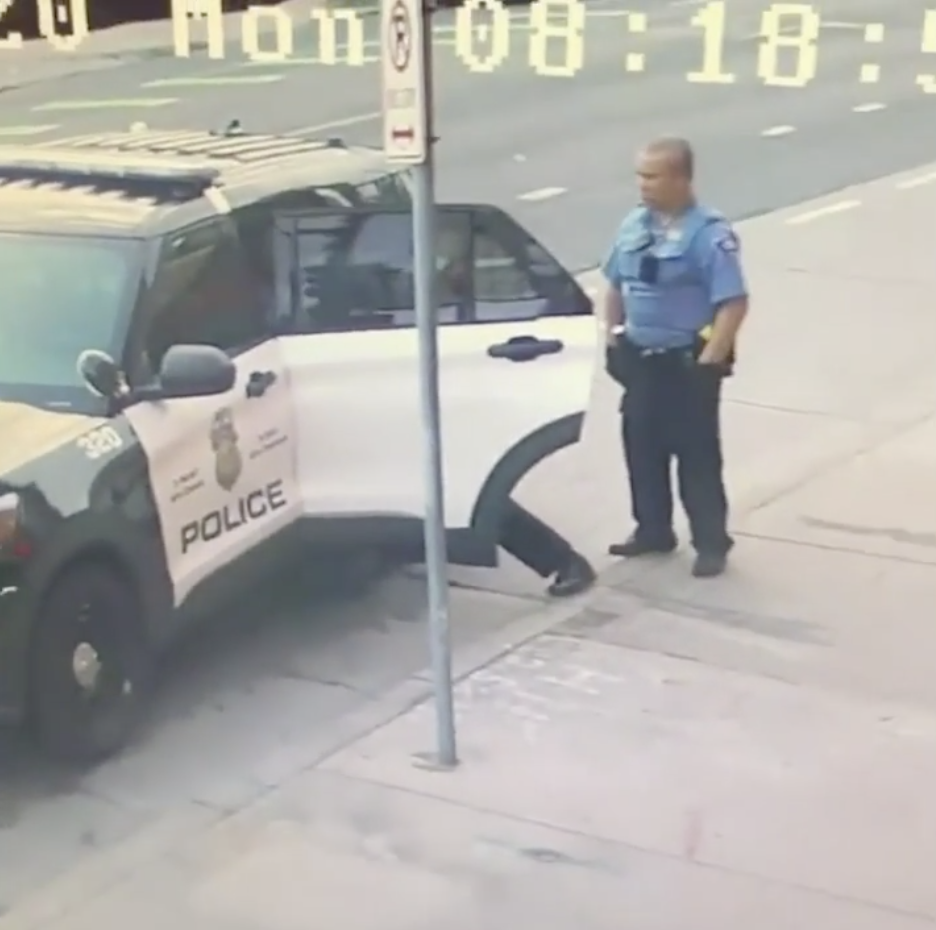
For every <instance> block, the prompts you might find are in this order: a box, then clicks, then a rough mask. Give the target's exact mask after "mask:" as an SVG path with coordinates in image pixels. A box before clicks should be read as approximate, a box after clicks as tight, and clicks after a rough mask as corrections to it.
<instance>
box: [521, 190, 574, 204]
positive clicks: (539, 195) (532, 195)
mask: <svg viewBox="0 0 936 930" xmlns="http://www.w3.org/2000/svg"><path fill="white" fill-rule="evenodd" d="M566 190H567V188H565V187H539V188H537V189H536V190H535V191H527V192H526V193H525V194H520V196H519V197H518V198H517V200H526V201H538V200H550V199H551V198H553V197H558V196H559V195H560V194H564V193H565V192H566Z"/></svg>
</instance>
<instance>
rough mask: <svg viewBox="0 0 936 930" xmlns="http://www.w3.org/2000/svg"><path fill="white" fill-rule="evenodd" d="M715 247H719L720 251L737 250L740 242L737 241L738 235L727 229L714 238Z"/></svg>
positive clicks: (729, 251)
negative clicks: (721, 234)
mask: <svg viewBox="0 0 936 930" xmlns="http://www.w3.org/2000/svg"><path fill="white" fill-rule="evenodd" d="M715 248H717V249H721V251H722V252H728V253H731V252H737V251H739V250H740V248H741V243H740V242H739V241H738V237H737V236H736V235H735V234H734V233H733V232H732V231H731V230H729V231H728V232H726V233H725V235H724V236H722V237H721V238H720V239H716V240H715Z"/></svg>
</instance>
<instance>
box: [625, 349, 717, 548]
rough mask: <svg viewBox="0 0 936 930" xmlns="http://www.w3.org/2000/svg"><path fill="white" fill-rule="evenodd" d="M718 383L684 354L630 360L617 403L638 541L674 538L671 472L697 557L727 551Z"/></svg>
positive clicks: (709, 373)
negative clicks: (673, 467) (674, 468)
mask: <svg viewBox="0 0 936 930" xmlns="http://www.w3.org/2000/svg"><path fill="white" fill-rule="evenodd" d="M720 399H721V378H720V377H719V376H718V374H717V373H716V372H715V371H713V370H712V369H710V368H706V367H705V366H699V365H696V364H694V363H693V362H692V361H691V360H689V359H687V358H686V357H685V356H684V355H683V354H682V353H676V352H669V353H664V354H661V355H650V356H643V357H638V358H635V359H634V361H633V366H632V370H631V371H630V372H629V378H628V387H627V391H626V393H625V395H624V399H623V401H622V403H621V413H622V434H623V440H624V457H625V459H626V461H627V470H628V476H629V480H630V490H631V503H632V506H633V515H634V520H635V521H636V523H637V536H638V537H639V538H640V539H642V540H646V541H647V542H649V543H651V544H662V545H665V544H666V543H668V542H669V541H670V540H671V539H672V538H673V528H672V527H673V492H672V485H671V480H670V466H671V462H672V460H673V458H675V459H676V463H677V476H678V479H679V495H680V498H681V499H682V503H683V507H685V509H686V515H687V516H688V517H689V525H690V528H691V530H692V544H693V546H695V548H696V550H697V551H700V552H712V553H724V552H727V551H728V549H729V547H730V546H731V538H730V537H729V535H728V531H727V521H728V502H727V498H726V496H725V486H724V482H723V479H722V452H721V431H720V426H719V404H720Z"/></svg>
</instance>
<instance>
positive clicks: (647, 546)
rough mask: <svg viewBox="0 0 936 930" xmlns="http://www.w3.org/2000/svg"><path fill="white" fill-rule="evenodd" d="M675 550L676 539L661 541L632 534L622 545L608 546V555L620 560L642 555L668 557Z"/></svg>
mask: <svg viewBox="0 0 936 930" xmlns="http://www.w3.org/2000/svg"><path fill="white" fill-rule="evenodd" d="M675 549H676V537H675V536H667V537H663V538H661V539H650V538H648V537H646V536H641V535H640V534H639V533H633V534H632V535H631V536H630V537H629V538H628V539H626V540H625V541H624V542H622V543H612V544H611V545H610V546H608V555H613V556H616V557H617V558H620V559H637V558H640V556H642V555H669V554H670V553H671V552H673V551H674V550H675Z"/></svg>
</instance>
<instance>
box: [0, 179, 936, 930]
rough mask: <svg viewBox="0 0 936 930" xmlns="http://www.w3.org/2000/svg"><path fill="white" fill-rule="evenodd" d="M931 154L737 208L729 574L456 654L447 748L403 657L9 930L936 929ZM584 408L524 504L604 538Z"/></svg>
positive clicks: (559, 609) (614, 509)
mask: <svg viewBox="0 0 936 930" xmlns="http://www.w3.org/2000/svg"><path fill="white" fill-rule="evenodd" d="M931 172H932V169H930V171H929V172H928V171H927V170H925V169H921V171H920V172H918V173H917V175H916V176H909V177H905V178H887V179H882V180H881V181H878V182H874V183H873V184H871V185H865V186H864V187H862V188H860V189H855V190H853V191H847V192H842V193H840V194H838V195H836V196H835V197H832V198H825V199H824V200H823V201H821V202H817V203H813V204H807V205H803V206H801V207H799V208H796V209H795V210H791V211H787V212H784V213H781V214H774V215H772V216H770V217H763V218H760V219H758V220H755V221H752V222H750V223H746V224H744V225H743V226H742V228H741V232H742V241H743V243H744V249H745V253H746V257H747V261H748V266H749V270H750V274H751V281H752V290H753V293H754V294H755V295H758V296H757V300H756V304H755V307H756V310H755V312H754V314H752V319H751V321H750V328H749V332H748V333H747V334H746V337H745V342H744V343H743V346H742V354H741V368H740V371H739V375H738V378H737V379H736V381H735V383H733V384H731V386H730V388H729V390H728V394H729V399H728V402H727V404H726V409H725V421H726V433H727V445H728V461H729V463H730V468H731V475H732V485H733V488H734V492H735V493H734V499H735V501H736V514H735V520H734V524H735V530H736V533H737V536H738V541H739V545H738V547H737V550H736V552H735V554H734V558H733V562H732V567H731V571H730V572H729V573H728V574H727V575H726V576H724V577H722V578H719V579H715V580H711V581H704V582H700V581H697V580H694V579H691V578H690V577H689V573H688V566H689V560H688V555H687V554H686V553H685V552H680V553H678V554H676V555H674V556H673V557H671V558H666V559H661V560H657V561H650V562H639V563H631V564H621V563H617V564H611V563H609V562H608V561H607V560H604V561H603V562H602V563H601V564H602V568H603V569H604V571H603V577H602V584H601V585H600V586H599V587H598V588H597V589H596V590H594V591H593V592H591V593H589V594H588V595H586V596H584V597H583V598H582V599H581V600H580V601H578V602H577V603H574V604H566V605H558V606H555V607H551V608H545V607H544V608H542V609H540V610H537V611H535V612H534V613H532V614H530V615H528V616H524V617H521V618H519V619H515V620H514V621H513V622H511V623H510V624H509V625H508V626H506V627H505V628H503V629H501V630H500V631H499V632H497V633H495V634H494V635H493V636H489V637H486V638H484V639H482V640H481V641H477V642H475V643H473V644H471V645H468V646H467V647H466V648H465V649H464V650H459V653H458V655H457V660H458V662H457V664H458V669H459V672H460V681H459V685H458V689H457V695H456V698H457V708H458V718H459V728H460V739H461V756H462V765H461V766H460V767H459V768H457V769H456V770H454V771H451V772H441V771H434V770H432V769H431V768H429V767H426V765H425V763H424V757H423V756H421V755H420V753H422V752H424V751H425V750H427V749H429V748H430V747H431V740H432V732H433V721H432V711H431V706H430V705H428V704H427V703H425V697H426V692H427V681H426V677H425V675H424V674H423V675H416V676H413V677H411V678H410V679H409V680H407V681H406V682H405V683H404V684H402V685H400V686H398V687H396V688H394V689H393V690H392V691H391V692H390V693H389V694H387V695H385V696H383V697H381V698H380V700H379V701H375V702H371V703H369V704H368V705H367V706H366V707H365V708H364V709H363V710H361V711H359V712H353V713H350V714H349V715H347V716H346V717H345V718H343V719H342V720H341V721H340V723H339V724H336V725H335V726H334V727H332V728H331V729H330V731H329V732H328V733H327V734H325V735H324V736H323V738H322V740H321V743H320V745H319V746H318V751H313V749H314V748H315V747H309V746H306V747H305V750H304V751H305V752H306V753H307V756H305V757H304V758H305V759H306V764H305V765H304V766H303V768H302V770H301V771H296V770H295V769H294V770H293V772H292V774H291V775H289V777H286V778H283V779H282V780H280V782H279V784H278V785H277V784H276V783H275V782H274V781H273V780H270V781H267V782H265V784H266V785H269V786H270V787H269V790H268V791H266V793H264V794H262V795H261V796H260V797H259V798H256V796H255V799H254V800H253V801H251V802H250V803H246V804H243V803H232V804H231V805H230V807H229V808H228V809H227V810H226V811H223V812H222V811H218V810H217V809H214V808H212V809H210V810H209V809H206V808H205V807H204V806H200V805H198V804H191V805H189V806H187V807H186V808H185V809H179V810H176V811H171V812H168V813H167V814H166V815H165V816H164V817H163V818H162V819H161V820H160V821H159V822H157V823H156V824H155V825H154V826H153V827H152V828H151V829H148V830H146V831H144V832H140V833H137V834H135V835H134V837H133V839H132V840H129V841H127V842H126V843H123V844H116V845H113V846H111V847H110V848H108V849H105V850H100V851H98V852H95V851H93V850H90V849H89V852H88V855H87V857H86V859H85V861H84V862H83V863H82V864H80V865H78V866H77V867H75V868H72V869H70V870H69V871H67V872H65V873H64V874H62V875H61V876H60V877H59V878H58V879H57V880H54V881H52V882H50V883H48V884H46V885H44V886H43V887H41V888H38V889H37V890H36V891H35V893H33V894H32V895H29V896H25V897H23V898H22V899H20V900H18V901H17V902H15V903H14V904H13V906H11V907H10V909H9V910H8V911H7V912H6V913H5V914H4V915H2V916H0V930H38V928H50V930H124V928H125V927H127V926H132V927H133V928H134V930H164V928H165V927H166V926H177V927H179V928H184V930H309V928H310V927H311V928H317V927H320V926H326V925H329V926H330V925H336V926H340V927H341V928H343V930H396V928H400V930H404V928H405V930H419V928H423V927H425V928H427V930H428V928H432V930H476V928H478V927H480V926H490V927H494V928H501V927H506V926H509V925H511V924H513V925H517V924H521V923H532V922H534V921H535V922H537V923H538V924H539V925H540V926H541V927H543V928H544V930H551V928H555V930H560V928H562V930H568V928H569V927H571V926H575V927H580V928H583V930H605V928H607V930H686V928H687V927H692V928H694V930H726V928H732V930H733V928H735V927H738V928H740V927H748V926H757V927H758V928H762V930H802V928H803V927H807V926H809V927H822V928H823V930H913V928H919V930H922V928H926V927H930V928H932V927H934V926H936V884H934V883H933V881H932V873H933V864H934V863H936V796H934V792H933V784H934V783H936V675H934V674H933V659H932V656H933V655H934V654H936V624H934V623H933V619H932V614H933V607H932V605H933V602H934V599H933V593H934V591H936V557H934V556H933V551H934V550H936V534H934V530H933V527H934V526H936V503H934V501H936V495H934V492H933V475H934V474H936V369H934V366H933V365H932V354H933V350H932V346H933V345H934V344H936V315H934V314H933V313H932V307H931V302H932V294H933V292H934V285H936V267H934V266H933V265H932V262H931V261H930V257H929V255H928V254H925V252H926V248H927V247H926V245H925V243H926V242H927V241H928V240H929V239H930V238H931V237H930V236H929V234H928V230H929V229H930V227H931V223H932V217H933V215H936V209H934V208H936V184H933V185H927V184H925V183H923V181H922V180H921V181H919V183H917V180H916V179H917V178H920V179H925V178H926V177H928V176H932V177H934V178H936V174H932V173H931ZM909 182H913V183H912V184H911V183H909ZM846 201H848V202H854V203H855V204H857V206H854V205H853V206H852V207H849V211H848V212H846V211H845V210H844V209H842V208H841V207H840V206H837V204H841V203H842V202H846ZM803 216H812V217H816V219H815V220H812V219H809V220H803V219H802V217H803ZM894 229H900V230H901V231H902V236H901V237H899V241H897V240H895V238H894V235H893V230H894ZM914 250H916V252H915V251H914ZM917 253H918V254H917ZM760 295H762V296H760ZM882 308H886V310H887V314H888V317H887V323H888V325H886V326H882V325H880V321H881V312H882ZM908 334H909V337H908ZM594 401H595V403H594V406H593V410H592V416H591V417H590V419H589V426H588V434H587V436H586V439H585V442H584V445H583V452H584V455H583V456H582V457H580V459H579V461H578V462H577V463H573V462H571V461H569V462H568V463H567V465H566V471H565V472H564V473H562V474H560V473H558V472H557V471H555V470H554V471H553V472H552V473H551V477H550V482H551V483H550V485H549V487H544V486H542V485H541V484H540V482H541V480H542V479H541V478H539V477H537V476H536V475H533V476H531V480H530V481H528V482H526V483H525V485H524V488H523V489H522V493H521V497H523V498H524V499H528V500H531V497H532V500H531V503H534V502H535V503H536V504H537V509H538V510H540V511H541V512H543V513H544V515H546V516H547V517H548V518H549V519H554V520H556V522H558V523H559V524H560V525H561V526H563V528H564V529H566V530H567V531H568V532H570V534H571V535H572V537H573V538H574V539H576V541H578V540H585V541H587V545H586V548H587V549H588V551H589V553H590V554H593V555H598V554H599V553H600V550H602V549H603V548H604V547H605V545H606V543H607V541H608V540H609V538H613V537H610V536H609V534H610V533H613V532H615V531H616V529H617V528H620V529H621V531H622V532H623V531H624V529H625V528H626V521H625V520H624V519H623V514H624V512H625V503H624V493H623V481H621V476H620V465H619V464H618V463H619V460H620V456H619V452H618V450H617V448H616V446H617V440H616V437H615V418H614V408H613V405H614V401H615V395H614V391H613V390H611V389H610V388H609V387H608V385H607V384H606V382H605V381H603V380H601V379H599V380H598V381H597V382H596V393H595V398H594ZM557 488H561V489H562V493H561V494H560V493H556V489H557ZM497 577H498V583H497V586H499V587H500V588H501V589H502V590H505V591H509V590H513V589H515V588H516V589H517V590H519V588H520V587H522V586H523V585H527V584H529V579H528V578H527V577H526V576H521V575H520V574H519V573H518V572H517V571H516V570H515V567H512V566H508V567H507V568H506V569H504V570H503V571H501V572H500V574H498V576H497ZM456 580H457V581H458V582H459V583H461V584H472V583H478V584H480V580H479V578H478V576H477V575H473V574H472V573H457V576H456ZM274 714H275V711H274ZM251 719H254V720H255V719H257V718H256V717H253V718H251ZM246 725H247V726H249V723H248V724H246ZM202 749H203V751H204V752H207V753H211V752H212V751H213V747H212V746H211V745H208V744H205V745H204V746H203V747H202V746H199V750H202ZM264 762H265V760H256V761H255V762H254V763H253V765H254V768H255V769H257V770H259V769H262V768H263V765H264ZM131 788H132V786H131ZM90 845H91V842H90V841H89V846H90ZM508 922H510V923H508Z"/></svg>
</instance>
